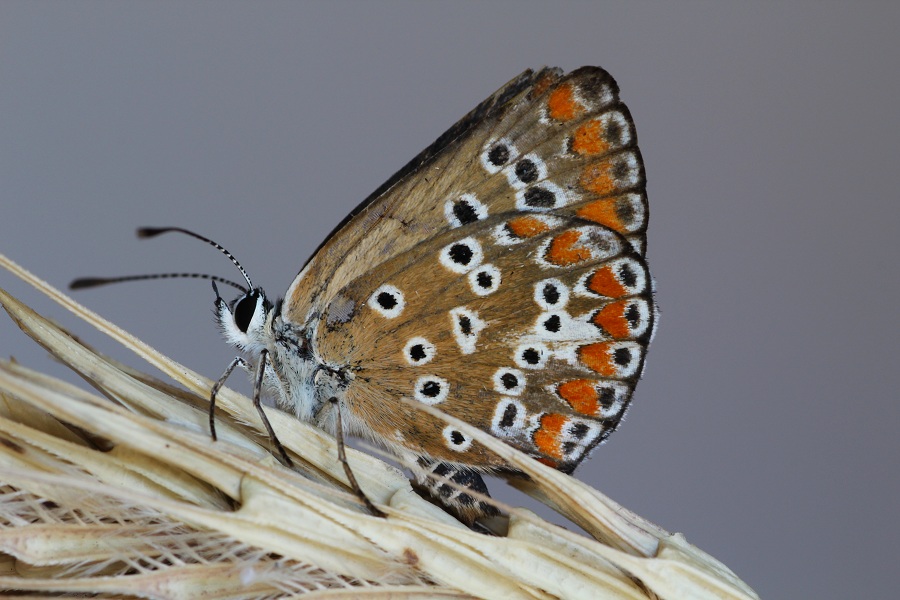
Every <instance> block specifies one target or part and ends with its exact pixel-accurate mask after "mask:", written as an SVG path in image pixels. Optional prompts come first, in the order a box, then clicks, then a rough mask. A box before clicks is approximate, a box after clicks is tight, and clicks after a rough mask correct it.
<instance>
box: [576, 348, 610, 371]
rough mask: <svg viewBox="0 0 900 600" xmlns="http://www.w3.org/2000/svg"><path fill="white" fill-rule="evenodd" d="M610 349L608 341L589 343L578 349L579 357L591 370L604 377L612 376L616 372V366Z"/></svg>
mask: <svg viewBox="0 0 900 600" xmlns="http://www.w3.org/2000/svg"><path fill="white" fill-rule="evenodd" d="M609 350H610V345H609V343H608V342H600V343H597V344H588V345H586V346H582V347H581V348H579V349H578V358H579V359H580V360H581V362H582V363H584V366H586V367H587V368H589V369H590V370H592V371H594V372H596V373H599V374H600V375H602V376H603V377H612V376H613V375H615V373H616V368H615V365H613V362H612V356H611V355H610V351H609Z"/></svg>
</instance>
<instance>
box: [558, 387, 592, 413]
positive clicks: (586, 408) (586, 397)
mask: <svg viewBox="0 0 900 600" xmlns="http://www.w3.org/2000/svg"><path fill="white" fill-rule="evenodd" d="M558 391H559V395H560V396H561V397H562V399H563V400H565V401H566V402H568V403H569V406H571V407H572V410H574V411H575V412H577V413H581V414H583V415H588V416H589V417H594V416H597V414H598V413H599V411H600V395H599V394H598V393H597V389H596V388H595V387H594V382H593V381H591V380H589V379H574V380H572V381H567V382H565V383H563V384H560V386H559V388H558Z"/></svg>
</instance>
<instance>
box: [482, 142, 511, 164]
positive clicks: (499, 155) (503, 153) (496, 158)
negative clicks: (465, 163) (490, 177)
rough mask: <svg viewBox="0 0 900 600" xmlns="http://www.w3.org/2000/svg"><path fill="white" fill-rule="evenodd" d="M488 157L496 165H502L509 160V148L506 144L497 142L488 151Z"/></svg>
mask: <svg viewBox="0 0 900 600" xmlns="http://www.w3.org/2000/svg"><path fill="white" fill-rule="evenodd" d="M487 158H488V162H490V163H491V164H492V165H494V166H495V167H502V166H503V165H505V164H506V163H507V161H508V160H509V148H507V147H506V145H505V144H496V145H495V146H494V147H493V148H491V149H490V150H489V151H488V155H487Z"/></svg>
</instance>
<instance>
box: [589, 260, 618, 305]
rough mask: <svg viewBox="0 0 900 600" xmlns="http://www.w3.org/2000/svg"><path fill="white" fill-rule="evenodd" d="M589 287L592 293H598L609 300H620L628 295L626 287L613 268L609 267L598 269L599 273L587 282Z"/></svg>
mask: <svg viewBox="0 0 900 600" xmlns="http://www.w3.org/2000/svg"><path fill="white" fill-rule="evenodd" d="M587 287H588V289H589V290H591V291H592V292H596V293H597V294H600V295H601V296H606V297H608V298H620V297H622V296H624V295H625V294H626V293H627V290H626V289H625V286H623V285H622V283H621V282H620V281H619V279H618V278H617V277H616V275H615V273H613V270H612V267H610V266H608V265H607V266H605V267H601V268H600V269H597V271H596V272H595V273H594V274H593V275H591V278H590V279H589V280H588V282H587Z"/></svg>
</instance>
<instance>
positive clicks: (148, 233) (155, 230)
mask: <svg viewBox="0 0 900 600" xmlns="http://www.w3.org/2000/svg"><path fill="white" fill-rule="evenodd" d="M167 231H171V229H170V228H169V227H138V230H137V236H138V237H139V238H151V237H155V236H157V235H160V234H161V233H165V232H167Z"/></svg>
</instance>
